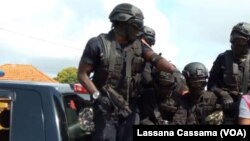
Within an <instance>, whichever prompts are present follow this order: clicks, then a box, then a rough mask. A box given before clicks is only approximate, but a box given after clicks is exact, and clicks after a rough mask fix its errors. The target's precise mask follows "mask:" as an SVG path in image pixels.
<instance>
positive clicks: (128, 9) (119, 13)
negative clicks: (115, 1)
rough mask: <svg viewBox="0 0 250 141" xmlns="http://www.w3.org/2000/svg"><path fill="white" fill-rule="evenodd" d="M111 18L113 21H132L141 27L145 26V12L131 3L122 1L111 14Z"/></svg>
mask: <svg viewBox="0 0 250 141" xmlns="http://www.w3.org/2000/svg"><path fill="white" fill-rule="evenodd" d="M109 19H110V21H111V22H112V23H114V22H116V21H118V22H130V23H131V24H133V25H135V26H136V27H138V28H139V29H141V28H142V27H143V19H144V16H143V13H142V11H141V10H140V9H139V8H138V7H136V6H134V5H131V4H129V3H122V4H119V5H117V6H116V7H115V8H114V9H113V10H112V12H111V13H110V15H109Z"/></svg>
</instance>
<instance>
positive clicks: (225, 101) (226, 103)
mask: <svg viewBox="0 0 250 141" xmlns="http://www.w3.org/2000/svg"><path fill="white" fill-rule="evenodd" d="M220 96H221V98H222V105H223V108H224V109H230V108H231V107H232V104H233V102H234V101H233V98H232V97H231V96H230V94H229V93H228V92H226V91H221V92H220Z"/></svg>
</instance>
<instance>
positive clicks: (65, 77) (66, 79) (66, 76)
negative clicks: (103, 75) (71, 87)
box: [55, 67, 78, 84]
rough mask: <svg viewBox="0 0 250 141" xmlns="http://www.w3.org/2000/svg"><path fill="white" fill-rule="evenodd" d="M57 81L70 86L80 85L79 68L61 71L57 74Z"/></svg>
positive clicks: (68, 68)
mask: <svg viewBox="0 0 250 141" xmlns="http://www.w3.org/2000/svg"><path fill="white" fill-rule="evenodd" d="M55 80H57V81H58V82H60V83H68V84H72V83H78V80H77V68H75V67H67V68H64V69H62V71H60V72H59V73H58V74H57V77H56V78H55Z"/></svg>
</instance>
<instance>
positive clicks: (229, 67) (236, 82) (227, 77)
mask: <svg viewBox="0 0 250 141" xmlns="http://www.w3.org/2000/svg"><path fill="white" fill-rule="evenodd" d="M246 61H247V60H246ZM221 67H222V68H223V69H224V71H223V84H222V86H223V87H224V88H225V89H226V90H228V91H237V92H242V91H243V90H242V89H243V88H242V83H243V74H244V72H243V71H244V67H245V66H244V65H243V66H239V65H238V64H237V63H236V62H235V61H234V59H233V53H232V51H231V50H227V51H226V52H225V53H224V66H221ZM248 77H249V76H248ZM248 79H249V78H248ZM249 86H250V85H249V82H248V88H249Z"/></svg>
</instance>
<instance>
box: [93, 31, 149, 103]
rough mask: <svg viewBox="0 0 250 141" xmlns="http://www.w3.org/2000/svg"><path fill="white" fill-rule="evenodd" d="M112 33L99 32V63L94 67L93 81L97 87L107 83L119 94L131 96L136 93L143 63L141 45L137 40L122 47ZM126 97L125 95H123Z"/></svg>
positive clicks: (99, 87)
mask: <svg viewBox="0 0 250 141" xmlns="http://www.w3.org/2000/svg"><path fill="white" fill-rule="evenodd" d="M112 34H113V33H112V32H110V33H109V34H100V35H99V36H98V37H97V39H98V40H99V42H100V45H101V46H102V47H101V54H100V56H101V57H100V60H101V61H100V64H99V65H97V68H95V72H94V76H93V82H94V83H95V84H96V86H97V88H98V89H101V88H102V87H103V86H104V85H105V84H109V85H110V86H111V87H112V88H114V89H115V90H116V91H117V92H119V94H121V95H123V96H126V95H127V93H129V97H130V98H133V97H135V96H136V94H137V90H136V88H137V87H138V86H137V85H139V81H140V80H139V78H140V74H141V73H142V71H143V69H144V66H145V63H144V59H143V58H142V46H141V42H140V41H139V40H137V41H135V42H134V43H133V44H131V45H129V46H127V47H124V48H122V47H121V46H120V45H119V44H118V43H117V42H116V41H115V39H114V35H112ZM124 98H127V97H124Z"/></svg>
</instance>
